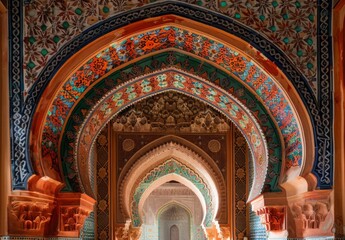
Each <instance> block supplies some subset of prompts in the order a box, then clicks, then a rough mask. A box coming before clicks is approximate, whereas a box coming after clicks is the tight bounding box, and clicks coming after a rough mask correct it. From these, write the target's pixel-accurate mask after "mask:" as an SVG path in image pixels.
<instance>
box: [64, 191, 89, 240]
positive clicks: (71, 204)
mask: <svg viewBox="0 0 345 240" xmlns="http://www.w3.org/2000/svg"><path fill="white" fill-rule="evenodd" d="M94 203H95V200H94V199H93V198H91V197H89V196H87V195H85V194H81V193H62V194H59V196H58V206H59V207H58V214H59V233H58V235H59V236H65V237H79V236H80V230H81V229H82V228H83V226H84V222H85V219H86V218H87V217H88V216H89V214H90V213H91V212H92V211H93V205H94Z"/></svg>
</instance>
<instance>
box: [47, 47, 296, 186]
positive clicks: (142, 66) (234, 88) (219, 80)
mask: <svg viewBox="0 0 345 240" xmlns="http://www.w3.org/2000/svg"><path fill="white" fill-rule="evenodd" d="M174 59H175V60H174ZM151 63H155V65H157V67H154V68H150V67H151V65H152V64H151ZM169 65H171V66H169ZM185 65H190V68H187V69H186V68H183V70H181V69H180V68H181V67H182V66H185ZM164 66H167V67H166V68H165V67H164ZM168 66H169V67H168ZM201 67H202V68H203V69H207V71H205V72H198V71H197V70H198V69H200V68H201ZM167 69H173V70H174V71H182V72H183V73H184V74H185V73H189V74H193V75H196V76H199V77H201V78H204V79H207V80H209V79H210V81H211V82H213V83H215V84H216V85H217V86H220V87H222V88H223V89H224V90H226V91H227V92H229V93H231V94H233V95H235V96H236V98H237V99H238V100H239V101H240V102H241V103H242V104H244V105H246V106H247V107H248V108H249V109H250V110H251V112H252V113H253V115H254V117H255V118H256V120H257V121H258V123H259V124H260V126H261V127H262V129H264V134H265V137H266V139H267V141H268V142H270V143H271V144H269V146H268V147H269V151H270V153H271V154H270V159H269V160H270V162H269V174H268V175H267V178H266V182H267V183H269V184H270V188H271V189H272V190H273V191H276V190H277V189H278V188H277V184H278V177H279V172H280V169H281V164H282V160H281V159H282V157H284V151H283V150H284V144H281V143H280V142H283V136H281V133H280V131H279V130H277V128H278V126H276V124H275V121H274V120H273V119H272V118H273V117H272V116H271V115H270V113H269V112H268V111H267V110H266V109H265V107H264V106H263V105H262V103H261V102H260V101H259V100H257V99H256V97H255V95H254V94H252V93H251V92H250V91H249V90H248V89H246V88H245V87H243V86H242V85H241V84H240V83H239V82H238V81H236V80H235V79H234V78H232V77H229V75H228V74H227V73H226V72H223V71H221V70H218V69H214V67H213V66H212V65H211V64H209V63H206V62H203V61H202V60H201V59H200V60H199V59H195V58H193V57H192V56H190V55H186V54H183V53H179V52H175V51H168V52H162V53H160V54H157V55H154V56H151V57H147V58H144V59H142V60H140V61H138V62H136V63H134V64H130V65H128V67H125V68H121V69H120V70H117V71H115V72H114V73H112V74H110V75H109V76H107V77H105V78H103V79H102V80H101V81H100V82H98V83H97V84H96V85H94V86H93V88H92V89H91V90H90V91H89V92H87V93H86V94H85V95H84V97H83V99H81V100H80V101H78V102H77V103H76V106H75V108H74V110H71V113H69V117H68V119H69V121H68V122H67V124H65V132H67V133H68V137H66V136H67V135H65V137H64V139H63V140H62V142H63V143H64V145H66V146H67V147H66V150H64V149H62V159H63V160H66V159H69V158H70V157H69V156H68V155H66V154H65V153H66V152H67V151H69V150H72V149H70V148H69V145H71V144H74V143H73V141H75V139H73V138H71V136H74V135H76V133H75V132H76V126H78V125H79V123H78V121H79V122H80V119H84V117H85V115H86V114H87V112H89V111H90V109H91V108H92V107H93V105H94V104H95V103H96V102H98V101H100V100H101V98H102V97H103V94H104V93H106V92H108V91H109V90H110V89H112V88H115V87H116V86H117V85H118V84H119V83H121V82H126V81H129V80H131V79H133V78H134V77H136V76H139V77H140V76H141V75H142V74H144V73H145V74H146V72H147V74H150V73H152V71H154V70H156V73H158V72H159V71H164V70H167ZM124 73H125V74H124ZM52 112H54V111H53V110H52ZM53 115H55V114H53ZM47 123H49V122H46V125H45V127H44V133H45V132H46V133H49V134H48V136H47V138H46V139H45V140H44V141H43V145H44V146H50V147H49V148H52V149H55V148H56V147H54V146H57V145H58V143H57V140H58V138H60V137H57V136H59V132H58V131H57V130H58V129H60V128H61V127H60V128H59V127H58V126H57V125H56V124H54V125H51V124H47ZM54 139H55V140H54ZM49 142H50V143H51V142H53V143H54V144H51V145H49V144H48V143H49ZM67 143H68V144H67ZM281 145H282V146H281ZM49 148H47V147H44V149H45V150H44V151H43V152H45V153H46V152H48V153H49ZM281 148H282V149H281ZM282 153H283V155H282ZM44 155H46V154H44ZM50 155H51V154H50ZM52 162H53V166H51V167H50V169H58V164H57V159H55V160H54V161H52ZM71 162H73V161H72V160H68V161H63V163H62V164H63V169H64V171H65V172H64V174H65V176H66V175H69V176H73V175H75V174H76V172H75V168H74V166H72V165H71V164H70V163H71ZM289 167H290V166H289ZM282 168H283V169H282V170H283V171H285V167H284V165H283V166H282ZM287 168H288V167H287ZM66 169H67V170H68V171H67V172H66ZM282 175H283V174H282Z"/></svg>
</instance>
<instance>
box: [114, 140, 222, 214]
mask: <svg viewBox="0 0 345 240" xmlns="http://www.w3.org/2000/svg"><path fill="white" fill-rule="evenodd" d="M174 139H175V141H174ZM167 140H168V139H167ZM169 140H170V141H169V142H167V143H163V144H160V145H158V146H157V147H155V148H153V149H150V150H149V151H147V152H140V153H141V154H140V155H141V157H140V158H139V159H136V158H134V159H130V160H129V161H128V164H130V162H131V160H135V164H133V165H132V166H131V167H130V169H129V170H128V171H125V172H123V173H124V174H125V175H121V176H120V178H119V179H120V180H119V182H120V183H121V184H120V185H119V192H120V206H121V207H122V209H123V212H125V214H126V215H127V217H128V216H129V215H130V208H129V206H130V204H129V203H130V200H131V198H132V195H133V189H135V187H134V186H137V185H138V184H139V181H141V179H143V178H144V177H145V175H147V172H149V171H150V168H152V166H157V165H161V164H164V162H165V161H166V160H168V159H171V158H173V159H175V160H176V161H178V162H180V163H181V164H183V165H185V166H186V167H188V168H190V169H192V170H193V171H194V172H196V173H197V174H198V175H199V176H200V177H201V178H202V179H203V181H204V182H205V183H206V184H207V186H209V189H210V196H211V197H212V199H213V204H214V209H215V213H216V214H217V211H218V209H220V210H221V211H225V210H226V206H220V203H221V200H223V204H225V201H224V200H225V199H224V197H223V196H222V192H223V191H224V189H225V183H224V180H223V179H222V177H221V174H220V170H219V169H218V168H217V167H216V166H213V167H211V166H210V165H209V163H208V162H207V161H206V160H205V159H204V158H203V157H201V156H200V151H198V152H195V151H193V150H191V149H189V148H187V147H186V146H185V145H181V144H179V143H176V138H170V139H169ZM156 141H160V139H158V140H156ZM172 141H174V142H172ZM149 145H154V143H151V144H149ZM201 154H202V153H201ZM211 162H212V160H211ZM145 166H146V167H145ZM222 198H223V199H222ZM224 208H225V209H224ZM140 209H141V208H140V206H139V212H141V211H140Z"/></svg>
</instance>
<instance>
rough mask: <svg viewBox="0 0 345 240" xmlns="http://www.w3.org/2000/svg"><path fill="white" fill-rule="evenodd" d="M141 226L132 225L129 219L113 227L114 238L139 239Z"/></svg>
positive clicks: (120, 239) (123, 239) (122, 239)
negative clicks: (123, 223)
mask: <svg viewBox="0 0 345 240" xmlns="http://www.w3.org/2000/svg"><path fill="white" fill-rule="evenodd" d="M141 232H142V228H141V227H133V226H132V225H131V222H130V221H127V223H126V224H125V225H119V226H116V227H115V240H139V239H140V236H141Z"/></svg>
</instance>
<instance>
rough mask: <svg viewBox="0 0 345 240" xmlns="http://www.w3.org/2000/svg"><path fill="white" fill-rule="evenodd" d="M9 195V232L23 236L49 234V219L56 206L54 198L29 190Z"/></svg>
mask: <svg viewBox="0 0 345 240" xmlns="http://www.w3.org/2000/svg"><path fill="white" fill-rule="evenodd" d="M16 194H18V195H12V196H10V197H9V203H8V223H9V224H8V231H9V234H15V235H17V234H20V235H24V236H44V235H46V234H47V233H50V234H51V229H52V228H51V226H50V223H51V219H52V215H53V211H54V208H55V207H56V204H55V201H54V198H52V197H50V196H47V195H43V194H39V193H34V192H29V191H20V192H16Z"/></svg>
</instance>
